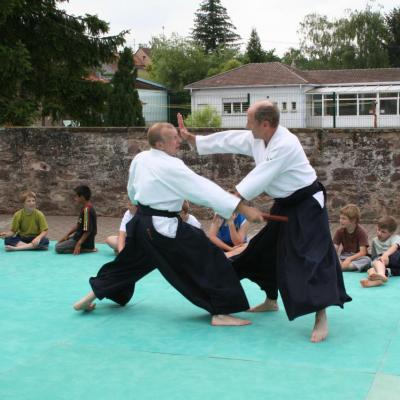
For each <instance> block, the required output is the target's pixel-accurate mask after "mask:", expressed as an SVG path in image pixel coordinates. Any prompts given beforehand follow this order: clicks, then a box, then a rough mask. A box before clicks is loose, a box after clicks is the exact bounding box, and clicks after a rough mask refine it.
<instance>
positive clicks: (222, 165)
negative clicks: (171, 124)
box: [0, 128, 400, 222]
mask: <svg viewBox="0 0 400 400" xmlns="http://www.w3.org/2000/svg"><path fill="white" fill-rule="evenodd" d="M210 131H211V130H207V132H210ZM292 131H293V132H294V133H295V134H297V135H298V137H299V138H300V140H301V142H302V144H303V146H304V149H305V151H306V153H307V155H308V156H309V158H310V161H311V163H312V165H313V166H314V167H315V168H316V170H317V173H318V176H319V178H320V180H321V181H322V182H323V183H324V184H325V186H326V188H327V191H328V209H329V211H330V215H331V219H333V220H336V219H337V217H338V210H339V208H340V207H341V206H343V205H345V204H346V203H350V202H352V203H356V204H358V205H359V206H360V208H361V209H362V215H363V220H364V222H373V221H374V220H375V219H376V218H377V217H379V216H380V215H382V214H386V213H387V214H391V215H394V216H396V217H397V218H398V219H399V220H400V211H399V207H398V206H399V197H398V193H399V189H400V140H399V138H400V129H397V130H396V129H375V130H372V129H371V130H365V129H351V130H350V129H349V130H343V129H324V130H322V129H321V130H317V129H293V130H292ZM199 133H204V132H199ZM147 148H148V145H147V142H146V135H145V131H144V130H143V129H140V128H137V129H136V128H1V129H0V213H12V212H14V211H15V210H16V209H17V208H19V207H20V202H19V193H20V192H21V191H23V190H26V189H28V188H29V189H32V190H34V191H35V192H36V193H37V194H38V202H39V208H40V209H41V210H43V211H44V212H46V213H47V214H48V215H52V214H53V215H75V214H76V213H77V211H76V208H75V204H74V202H73V188H74V187H76V186H77V185H79V184H87V185H89V186H90V187H91V189H92V191H93V203H94V204H95V207H96V210H97V212H98V214H99V215H104V216H120V215H121V214H122V211H123V209H124V208H125V202H126V194H125V193H126V182H127V176H128V169H129V164H130V161H131V159H132V157H133V156H134V155H135V154H137V153H138V152H140V151H141V150H145V149H147ZM179 157H181V158H182V159H183V160H184V161H185V162H186V164H187V165H189V166H190V167H191V168H192V169H193V170H194V171H195V172H197V173H199V174H201V175H204V176H206V177H208V178H210V179H212V180H214V181H216V182H217V183H218V184H220V185H221V186H223V187H224V188H227V189H229V188H233V187H234V184H235V183H237V182H238V181H240V179H241V178H242V177H244V176H245V175H246V174H247V173H248V172H249V171H250V170H251V169H252V167H253V162H252V161H251V160H250V159H249V158H248V157H244V156H233V155H213V156H201V157H199V156H197V154H196V153H195V152H194V151H193V150H190V149H189V148H188V147H187V145H186V146H184V148H183V149H182V151H181V152H180V154H179ZM254 203H255V204H258V205H261V204H263V207H264V208H265V209H266V208H267V206H268V205H269V204H270V203H271V201H270V200H269V199H268V198H267V197H266V196H263V197H262V198H259V199H257V200H256V201H255V202H254ZM192 211H193V213H194V214H196V215H198V216H199V217H201V218H205V217H209V216H211V215H212V213H211V210H207V209H204V208H197V207H193V210H192Z"/></svg>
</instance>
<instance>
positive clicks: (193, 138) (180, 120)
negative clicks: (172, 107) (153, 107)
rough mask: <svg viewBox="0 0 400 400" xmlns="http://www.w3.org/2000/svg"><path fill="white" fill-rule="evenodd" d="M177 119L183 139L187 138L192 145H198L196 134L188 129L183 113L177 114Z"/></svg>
mask: <svg viewBox="0 0 400 400" xmlns="http://www.w3.org/2000/svg"><path fill="white" fill-rule="evenodd" d="M177 120H178V128H179V134H180V135H181V138H182V139H183V140H187V141H188V142H189V143H190V144H192V145H196V135H193V134H192V133H190V132H189V131H188V130H187V129H186V126H185V123H184V122H183V116H182V114H181V113H178V114H177Z"/></svg>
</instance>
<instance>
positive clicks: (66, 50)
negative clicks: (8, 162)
mask: <svg viewBox="0 0 400 400" xmlns="http://www.w3.org/2000/svg"><path fill="white" fill-rule="evenodd" d="M63 1H64V0H36V1H28V0H3V2H2V5H1V7H0V124H18V125H20V124H22V125H26V124H29V123H31V122H32V120H33V119H34V118H36V117H37V116H41V117H42V118H44V117H46V116H51V117H52V118H53V119H56V120H57V119H60V118H61V117H62V116H64V115H68V116H69V117H70V118H73V119H81V125H84V124H85V123H86V122H87V121H86V120H85V118H86V117H88V118H89V120H92V119H93V117H94V114H96V113H97V116H96V118H95V119H97V120H99V119H100V118H99V116H100V114H101V111H102V110H99V111H97V106H98V105H99V104H100V103H101V102H99V99H98V97H97V96H102V98H103V100H105V98H106V89H104V87H103V86H101V85H102V84H101V83H100V82H93V81H88V80H87V79H85V77H87V76H88V75H89V72H90V71H91V70H93V69H95V68H99V67H100V65H101V64H102V63H107V62H110V61H112V60H113V58H114V55H115V53H116V51H117V48H118V46H120V45H122V44H123V43H124V35H125V33H126V32H121V33H120V34H118V35H115V36H103V35H104V34H106V33H108V30H109V26H108V23H106V22H105V21H102V20H100V19H99V18H98V17H97V16H93V15H88V14H86V15H85V16H84V17H79V16H71V15H68V14H67V13H66V12H65V11H64V10H61V9H59V8H57V7H58V5H59V4H60V3H62V2H63ZM90 99H92V100H96V101H95V102H94V103H91V101H90ZM77 104H85V106H87V107H89V108H91V110H90V112H88V113H87V115H86V117H85V112H83V107H82V106H81V107H77V106H76V105H77ZM101 104H102V103H101ZM102 107H103V105H102Z"/></svg>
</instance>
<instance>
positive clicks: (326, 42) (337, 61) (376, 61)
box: [299, 4, 389, 69]
mask: <svg viewBox="0 0 400 400" xmlns="http://www.w3.org/2000/svg"><path fill="white" fill-rule="evenodd" d="M299 33H300V34H301V35H302V39H301V45H300V53H301V54H302V55H303V56H304V58H305V59H307V60H308V64H309V67H310V68H311V69H329V68H331V69H332V68H333V69H334V68H382V67H387V66H388V65H389V57H388V52H387V49H386V43H387V40H388V32H387V28H386V26H385V21H384V17H383V15H382V14H381V12H380V11H373V10H372V6H371V5H370V4H367V6H366V8H365V10H362V11H357V10H356V11H351V10H348V17H346V18H341V19H339V20H334V21H330V20H328V18H327V17H326V16H320V15H318V14H309V15H307V16H306V17H305V18H304V20H303V22H301V24H300V31H299Z"/></svg>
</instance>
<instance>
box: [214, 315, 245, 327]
mask: <svg viewBox="0 0 400 400" xmlns="http://www.w3.org/2000/svg"><path fill="white" fill-rule="evenodd" d="M250 324H251V321H248V320H247V319H240V318H236V317H232V315H222V314H219V315H213V316H212V318H211V325H212V326H243V325H250Z"/></svg>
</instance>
